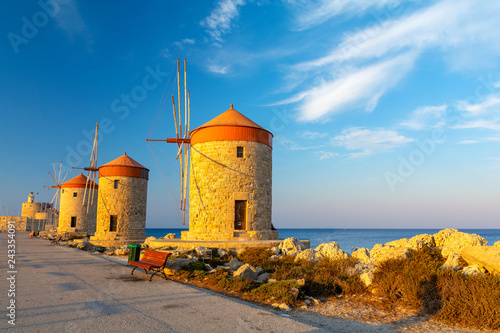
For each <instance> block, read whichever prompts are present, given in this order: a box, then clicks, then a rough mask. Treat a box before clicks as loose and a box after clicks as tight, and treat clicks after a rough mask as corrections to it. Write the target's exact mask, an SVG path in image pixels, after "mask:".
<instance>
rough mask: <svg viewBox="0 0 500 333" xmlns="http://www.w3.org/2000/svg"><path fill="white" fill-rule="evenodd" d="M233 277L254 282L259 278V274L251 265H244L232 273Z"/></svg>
mask: <svg viewBox="0 0 500 333" xmlns="http://www.w3.org/2000/svg"><path fill="white" fill-rule="evenodd" d="M233 276H234V277H242V278H244V279H249V280H256V279H257V277H258V276H259V272H258V271H257V269H256V268H255V267H253V266H252V265H249V264H245V265H243V266H241V267H240V268H238V270H236V271H235V272H234V273H233Z"/></svg>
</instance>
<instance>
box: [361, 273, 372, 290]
mask: <svg viewBox="0 0 500 333" xmlns="http://www.w3.org/2000/svg"><path fill="white" fill-rule="evenodd" d="M359 278H360V280H361V281H362V282H363V283H364V284H365V286H366V287H369V286H370V285H371V284H372V283H373V272H365V273H362V274H361V275H360V276H359Z"/></svg>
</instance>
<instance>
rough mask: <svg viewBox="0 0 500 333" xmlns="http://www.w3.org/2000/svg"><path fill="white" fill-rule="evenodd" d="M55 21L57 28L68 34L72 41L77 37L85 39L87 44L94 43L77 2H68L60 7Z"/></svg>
mask: <svg viewBox="0 0 500 333" xmlns="http://www.w3.org/2000/svg"><path fill="white" fill-rule="evenodd" d="M54 19H55V20H56V22H57V26H58V27H59V28H60V29H61V30H63V31H64V32H65V33H66V35H67V36H68V38H69V39H70V40H71V41H73V40H74V39H75V37H77V36H80V37H83V38H85V39H86V40H87V42H91V41H92V36H91V34H90V33H89V31H88V30H87V27H86V25H85V22H84V21H83V18H82V16H81V15H80V12H79V10H78V7H77V5H76V3H75V1H68V2H67V3H65V4H64V5H62V6H59V12H58V13H57V15H55V16H54Z"/></svg>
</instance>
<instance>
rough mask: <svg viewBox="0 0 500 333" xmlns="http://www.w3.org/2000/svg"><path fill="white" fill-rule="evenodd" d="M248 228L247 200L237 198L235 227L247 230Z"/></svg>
mask: <svg viewBox="0 0 500 333" xmlns="http://www.w3.org/2000/svg"><path fill="white" fill-rule="evenodd" d="M246 228H247V201H246V200H236V201H235V203H234V229H235V230H246Z"/></svg>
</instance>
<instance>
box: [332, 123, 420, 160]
mask: <svg viewBox="0 0 500 333" xmlns="http://www.w3.org/2000/svg"><path fill="white" fill-rule="evenodd" d="M412 141H413V139H410V138H407V137H405V136H403V135H401V134H399V133H398V132H396V131H393V130H388V129H384V128H375V129H368V128H363V127H352V128H348V129H345V130H343V131H342V132H341V133H340V135H337V136H336V137H334V138H333V139H332V144H334V145H336V146H340V147H343V148H345V149H346V150H360V152H353V153H350V154H349V157H350V158H355V157H366V156H370V155H374V154H378V153H385V152H390V151H393V150H394V149H395V148H398V147H401V146H404V145H406V144H407V143H409V142H412Z"/></svg>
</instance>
